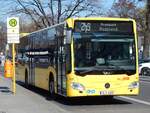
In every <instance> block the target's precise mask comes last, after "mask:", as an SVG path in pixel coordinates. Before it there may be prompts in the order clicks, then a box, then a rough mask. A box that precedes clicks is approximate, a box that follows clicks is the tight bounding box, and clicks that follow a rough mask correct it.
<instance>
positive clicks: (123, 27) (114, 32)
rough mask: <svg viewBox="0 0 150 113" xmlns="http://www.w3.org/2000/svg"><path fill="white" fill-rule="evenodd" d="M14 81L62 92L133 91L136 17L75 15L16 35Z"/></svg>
mask: <svg viewBox="0 0 150 113" xmlns="http://www.w3.org/2000/svg"><path fill="white" fill-rule="evenodd" d="M17 58H18V64H17V80H19V81H22V82H24V84H25V86H28V85H33V86H35V87H39V88H42V89H45V90H47V91H49V95H50V96H51V97H54V95H55V94H58V95H61V96H64V97H85V96H103V97H113V96H120V95H138V93H139V74H138V50H137V34H136V22H135V21H134V20H133V19H127V18H102V17H81V18H69V19H67V20H66V21H64V22H62V23H60V24H57V25H53V26H50V27H48V28H45V29H41V30H38V31H35V32H33V33H30V34H28V35H27V36H24V37H21V38H20V44H19V45H18V47H17Z"/></svg>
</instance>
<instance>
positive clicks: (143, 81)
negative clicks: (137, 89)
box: [140, 81, 150, 84]
mask: <svg viewBox="0 0 150 113" xmlns="http://www.w3.org/2000/svg"><path fill="white" fill-rule="evenodd" d="M140 82H142V83H147V84H150V82H148V81H140Z"/></svg>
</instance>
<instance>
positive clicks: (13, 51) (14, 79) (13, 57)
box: [12, 43, 16, 94]
mask: <svg viewBox="0 0 150 113" xmlns="http://www.w3.org/2000/svg"><path fill="white" fill-rule="evenodd" d="M12 61H13V77H12V78H13V80H12V82H13V84H12V87H13V94H15V93H16V75H15V73H16V72H15V44H14V43H13V44H12Z"/></svg>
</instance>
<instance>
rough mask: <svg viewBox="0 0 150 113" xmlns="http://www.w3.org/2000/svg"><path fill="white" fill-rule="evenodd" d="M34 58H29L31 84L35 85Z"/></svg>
mask: <svg viewBox="0 0 150 113" xmlns="http://www.w3.org/2000/svg"><path fill="white" fill-rule="evenodd" d="M34 61H35V60H34V57H33V56H31V57H30V58H29V84H31V85H34V83H35V62H34Z"/></svg>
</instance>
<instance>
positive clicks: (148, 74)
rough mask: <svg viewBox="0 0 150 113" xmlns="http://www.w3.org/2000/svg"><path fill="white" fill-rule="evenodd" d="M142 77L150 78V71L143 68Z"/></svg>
mask: <svg viewBox="0 0 150 113" xmlns="http://www.w3.org/2000/svg"><path fill="white" fill-rule="evenodd" d="M141 75H142V76H150V69H149V68H147V67H144V68H142V70H141Z"/></svg>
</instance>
